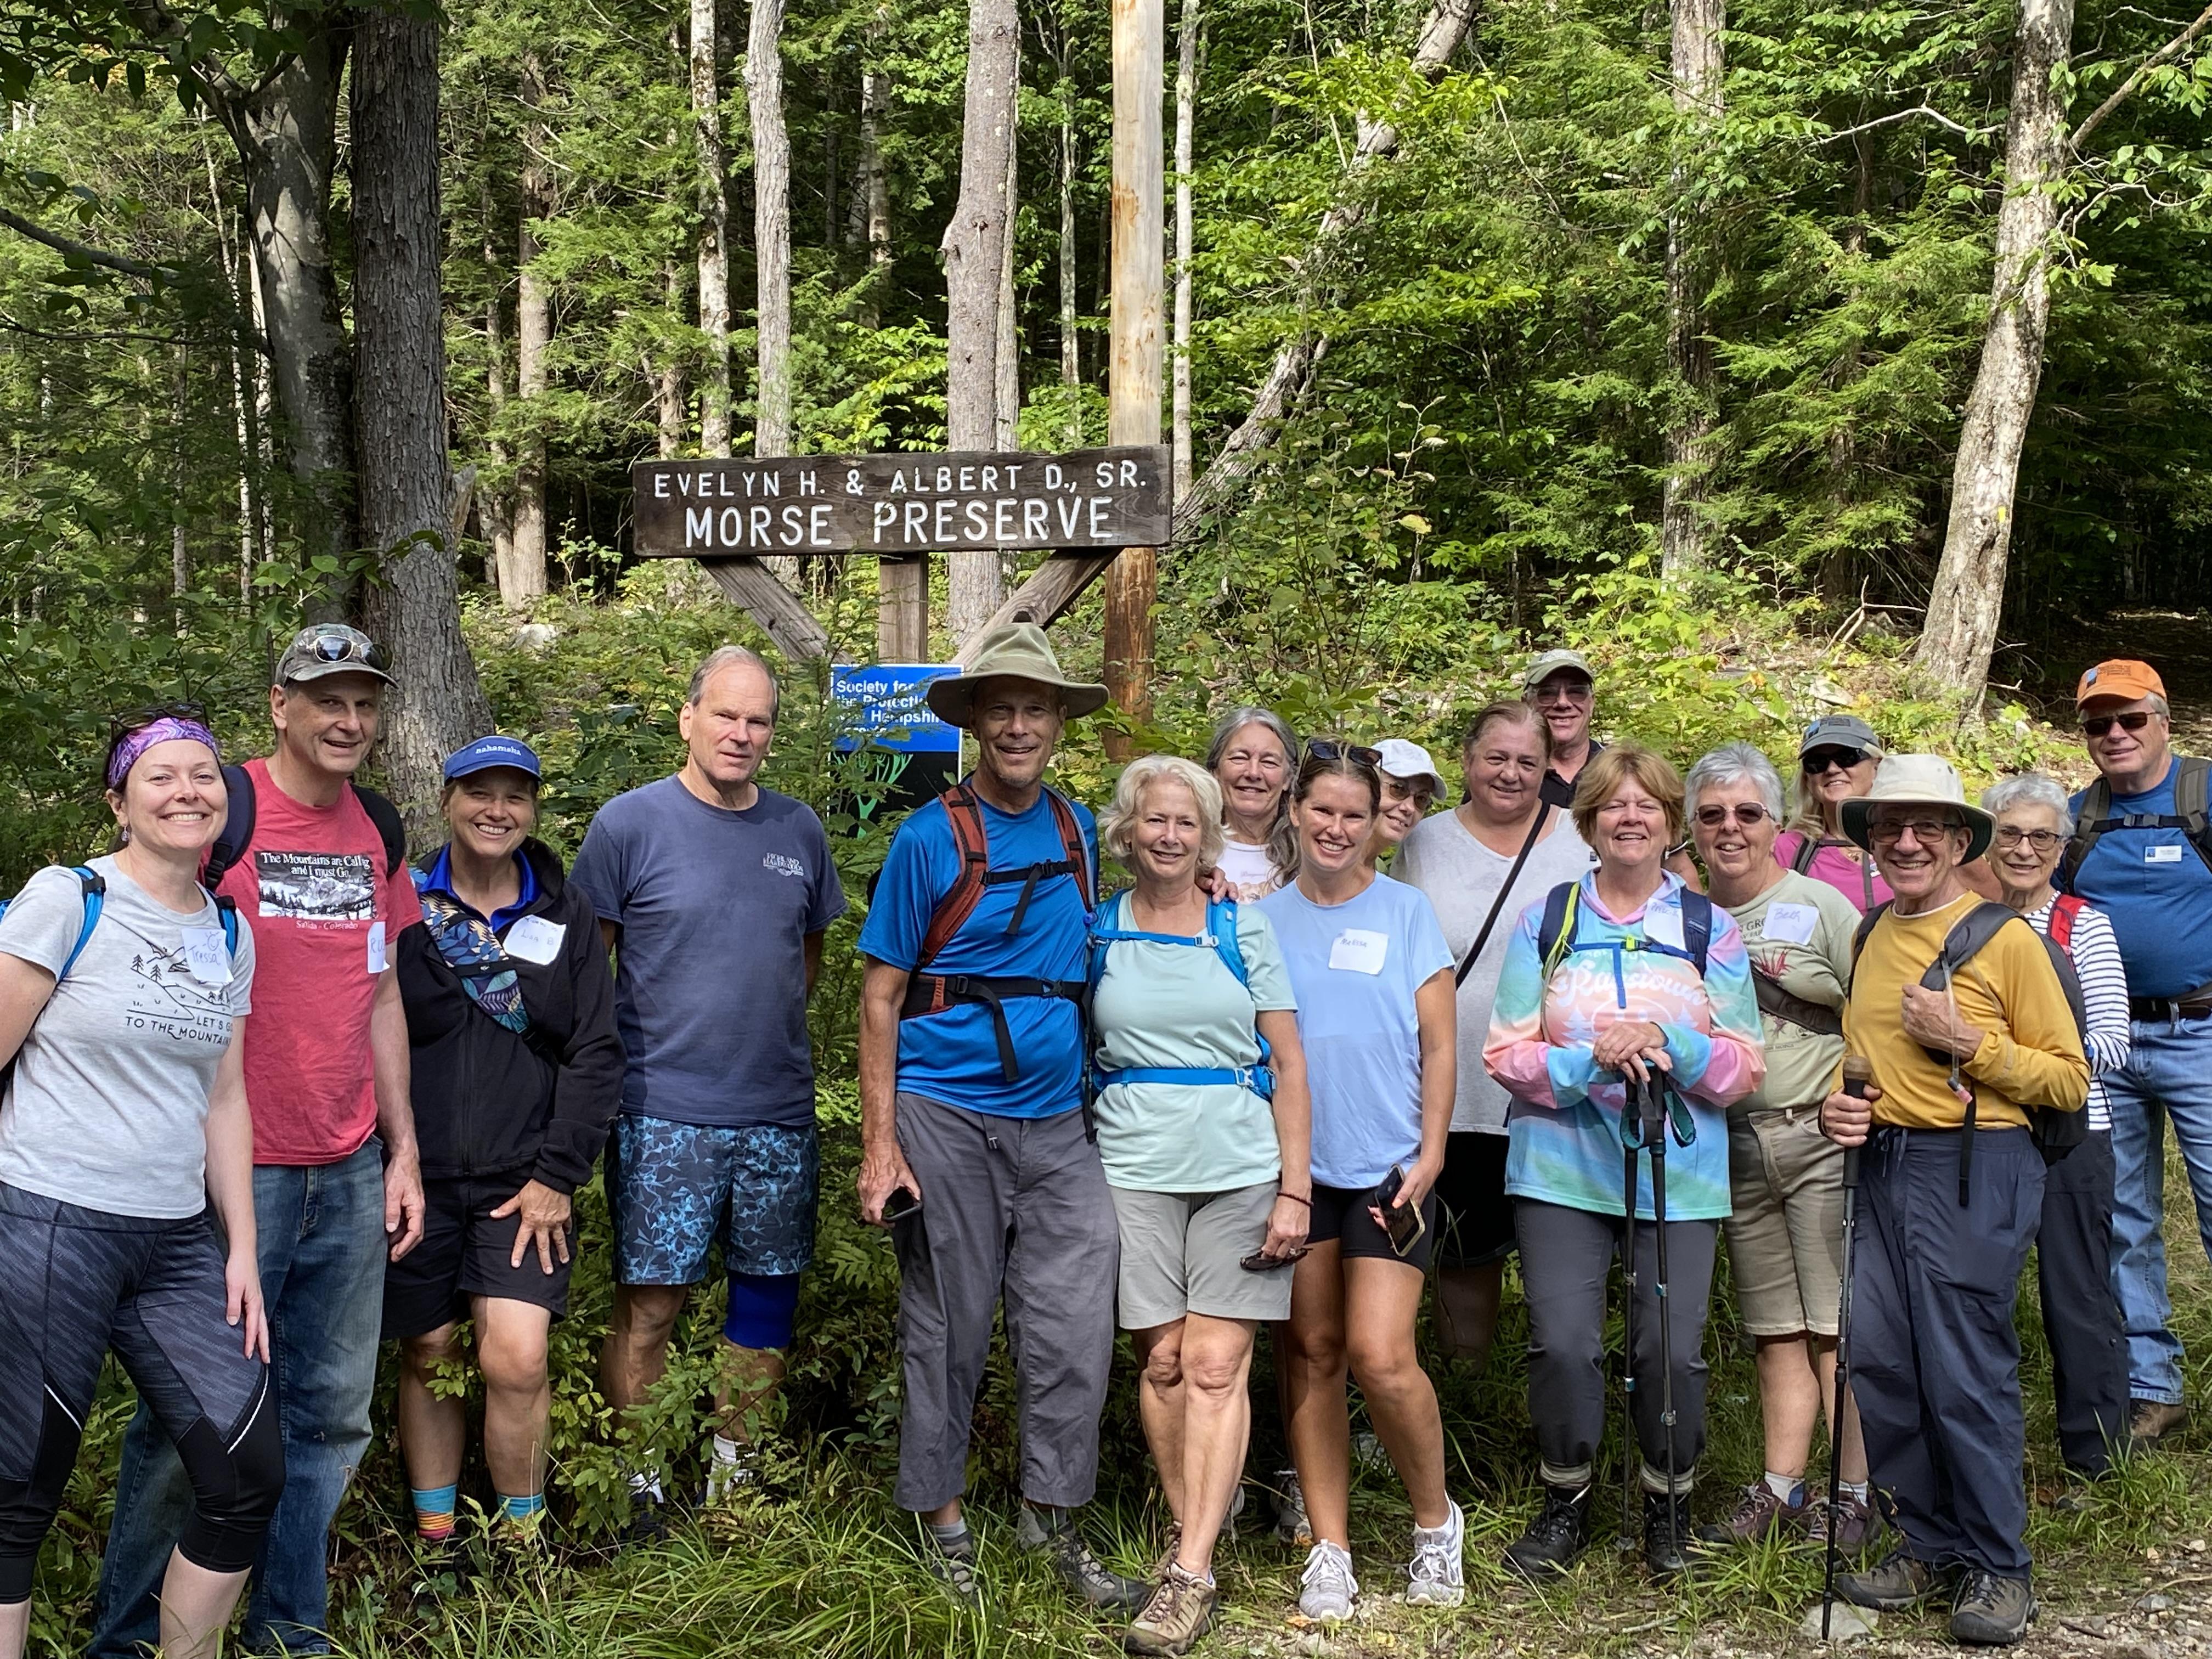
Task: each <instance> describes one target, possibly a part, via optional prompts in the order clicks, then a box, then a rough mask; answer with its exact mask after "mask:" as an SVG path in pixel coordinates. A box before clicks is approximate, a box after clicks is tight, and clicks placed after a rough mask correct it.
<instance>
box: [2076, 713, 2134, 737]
mask: <svg viewBox="0 0 2212 1659" xmlns="http://www.w3.org/2000/svg"><path fill="white" fill-rule="evenodd" d="M2149 724H2150V710H2149V709H2148V708H2130V710H2128V712H2127V713H2126V714H2092V715H2090V716H2089V717H2088V718H2087V720H2083V721H2082V722H2081V730H2082V731H2083V732H2085V733H2087V735H2088V736H2090V737H2093V738H2102V737H2107V736H2109V735H2110V734H2111V732H2112V728H2113V727H2114V726H2118V727H2119V728H2120V730H2121V731H2123V732H2140V731H2142V729H2143V727H2145V726H2148V725H2149Z"/></svg>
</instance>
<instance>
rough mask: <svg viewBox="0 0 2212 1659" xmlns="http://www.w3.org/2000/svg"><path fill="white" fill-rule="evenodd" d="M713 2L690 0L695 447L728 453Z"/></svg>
mask: <svg viewBox="0 0 2212 1659" xmlns="http://www.w3.org/2000/svg"><path fill="white" fill-rule="evenodd" d="M714 3H715V0H691V126H692V131H693V134H694V137H695V141H696V143H697V146H698V151H699V327H700V330H701V331H702V332H703V333H704V334H705V335H706V337H707V362H706V367H705V369H704V371H703V372H702V374H701V375H700V377H699V380H700V384H699V448H700V452H701V453H702V454H707V455H727V454H728V453H730V179H729V165H728V161H727V159H726V156H725V155H724V154H723V149H722V88H721V72H720V64H719V63H718V61H717V56H718V47H717V44H716V41H717V36H716V34H715V17H714Z"/></svg>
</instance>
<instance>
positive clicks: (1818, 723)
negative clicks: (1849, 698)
mask: <svg viewBox="0 0 2212 1659" xmlns="http://www.w3.org/2000/svg"><path fill="white" fill-rule="evenodd" d="M1815 749H1856V750H1858V751H1859V752H1860V753H1862V754H1866V755H1880V754H1881V753H1882V752H1883V750H1882V746H1881V738H1878V737H1876V736H1875V734H1874V727H1872V726H1869V725H1868V724H1867V723H1866V722H1865V721H1864V720H1861V719H1860V718H1859V717H1858V716H1857V714H1823V715H1821V716H1820V719H1818V720H1814V722H1813V723H1812V724H1811V725H1810V726H1807V727H1806V728H1805V736H1804V738H1802V740H1801V741H1800V742H1799V743H1798V744H1797V754H1798V757H1799V758H1800V759H1802V758H1803V757H1805V756H1807V755H1809V754H1811V753H1812V752H1813V751H1814V750H1815Z"/></svg>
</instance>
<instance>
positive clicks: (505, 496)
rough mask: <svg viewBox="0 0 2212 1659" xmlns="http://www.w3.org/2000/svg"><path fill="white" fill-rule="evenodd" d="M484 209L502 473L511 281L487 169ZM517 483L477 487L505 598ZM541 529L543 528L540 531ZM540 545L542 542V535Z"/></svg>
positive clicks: (495, 456)
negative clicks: (505, 297)
mask: <svg viewBox="0 0 2212 1659" xmlns="http://www.w3.org/2000/svg"><path fill="white" fill-rule="evenodd" d="M481 204H482V208H483V264H484V277H485V281H486V283H487V284H488V287H487V290H486V295H485V299H484V408H485V410H486V412H487V414H488V416H489V422H488V423H489V426H490V427H491V429H492V434H493V436H492V440H491V444H490V452H491V462H492V465H493V467H494V468H495V470H496V471H498V472H500V473H501V474H505V473H506V472H507V467H508V465H509V464H510V463H511V462H512V461H513V454H512V453H510V451H509V450H508V447H507V440H506V438H505V437H503V436H501V435H500V428H501V421H502V419H503V418H504V416H505V415H506V413H507V328H506V319H505V318H504V317H503V316H502V314H501V311H502V304H501V301H502V290H503V289H505V288H506V286H507V268H506V265H505V264H504V263H503V262H502V261H501V258H500V257H499V236H498V234H497V232H498V225H499V212H498V209H497V208H496V206H495V204H494V203H493V199H492V188H491V173H490V172H489V170H487V171H486V172H485V173H484V175H483V191H482V195H481ZM513 503H514V486H513V483H512V482H509V483H502V484H501V485H500V486H499V487H498V488H496V489H487V488H484V487H483V486H482V485H479V486H478V487H477V518H478V519H480V520H482V521H483V532H484V539H485V540H486V541H488V542H489V543H490V544H491V569H490V570H489V573H487V574H489V576H490V578H491V580H492V584H493V586H494V587H495V588H496V589H497V590H498V592H499V593H500V595H501V598H504V597H505V596H506V592H507V568H508V566H509V565H510V564H512V563H513V559H514V506H513ZM541 535H542V532H541ZM540 546H541V548H542V546H543V542H542V540H541V543H540Z"/></svg>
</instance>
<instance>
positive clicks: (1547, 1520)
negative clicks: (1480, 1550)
mask: <svg viewBox="0 0 2212 1659" xmlns="http://www.w3.org/2000/svg"><path fill="white" fill-rule="evenodd" d="M1594 1490H1595V1487H1594V1486H1546V1487H1545V1488H1544V1507H1543V1509H1542V1510H1541V1511H1540V1512H1539V1513H1538V1515H1537V1516H1536V1518H1535V1520H1534V1521H1533V1522H1530V1523H1529V1526H1528V1531H1526V1532H1524V1533H1522V1534H1521V1536H1520V1537H1518V1538H1517V1539H1516V1540H1514V1541H1513V1542H1512V1543H1511V1544H1510V1545H1508V1546H1507V1547H1506V1550H1505V1565H1507V1566H1509V1567H1510V1568H1512V1569H1513V1571H1516V1572H1517V1573H1519V1574H1520V1575H1521V1576H1522V1577H1523V1578H1548V1577H1553V1576H1554V1575H1555V1574H1559V1573H1563V1572H1565V1571H1566V1570H1567V1569H1568V1568H1569V1567H1571V1566H1572V1565H1574V1564H1575V1558H1576V1557H1577V1556H1579V1555H1580V1554H1581V1553H1583V1551H1584V1550H1586V1549H1588V1548H1589V1522H1590V1495H1591V1493H1592V1492H1593V1491H1594Z"/></svg>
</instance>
